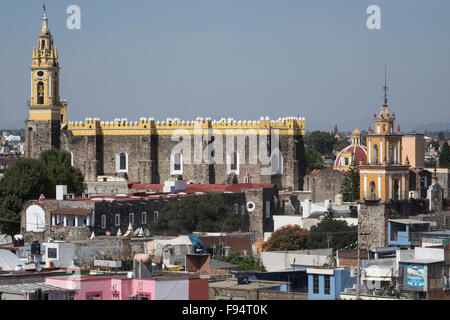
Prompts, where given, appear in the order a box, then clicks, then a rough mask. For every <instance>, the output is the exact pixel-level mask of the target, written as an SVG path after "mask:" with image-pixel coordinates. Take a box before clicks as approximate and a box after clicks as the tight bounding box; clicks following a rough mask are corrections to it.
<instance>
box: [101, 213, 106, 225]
mask: <svg viewBox="0 0 450 320" xmlns="http://www.w3.org/2000/svg"><path fill="white" fill-rule="evenodd" d="M101 224H102V229H106V215H104V214H103V215H102V216H101Z"/></svg>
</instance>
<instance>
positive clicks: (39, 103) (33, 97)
mask: <svg viewBox="0 0 450 320" xmlns="http://www.w3.org/2000/svg"><path fill="white" fill-rule="evenodd" d="M30 71H31V72H30V87H31V88H30V100H29V102H28V106H27V107H28V110H29V113H30V114H29V117H28V119H27V120H26V132H25V143H26V150H25V156H26V157H31V158H36V157H38V156H39V154H40V153H41V152H42V151H43V150H47V149H50V148H57V149H58V148H59V144H60V143H59V136H60V130H61V125H62V124H64V123H66V112H67V111H66V110H67V104H66V102H65V101H63V102H61V100H60V97H59V73H60V72H59V71H60V68H59V63H58V50H57V49H56V48H55V46H54V43H53V37H52V34H51V32H50V29H49V23H48V18H47V13H46V12H45V6H44V13H43V17H42V27H41V31H40V33H39V36H38V38H37V45H36V46H34V47H33V55H32V63H31V68H30Z"/></svg>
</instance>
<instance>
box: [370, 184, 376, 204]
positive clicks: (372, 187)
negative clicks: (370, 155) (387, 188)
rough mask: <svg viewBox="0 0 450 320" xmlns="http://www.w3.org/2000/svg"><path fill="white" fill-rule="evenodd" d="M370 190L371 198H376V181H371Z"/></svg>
mask: <svg viewBox="0 0 450 320" xmlns="http://www.w3.org/2000/svg"><path fill="white" fill-rule="evenodd" d="M369 192H370V194H369V199H370V200H375V197H376V189H375V182H373V181H372V182H371V183H370V185H369Z"/></svg>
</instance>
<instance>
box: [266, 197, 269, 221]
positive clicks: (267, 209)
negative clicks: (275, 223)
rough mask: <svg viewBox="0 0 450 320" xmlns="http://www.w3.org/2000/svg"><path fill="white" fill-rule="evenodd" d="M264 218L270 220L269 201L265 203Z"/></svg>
mask: <svg viewBox="0 0 450 320" xmlns="http://www.w3.org/2000/svg"><path fill="white" fill-rule="evenodd" d="M266 218H270V201H266Z"/></svg>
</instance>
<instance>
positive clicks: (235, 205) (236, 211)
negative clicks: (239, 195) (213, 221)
mask: <svg viewBox="0 0 450 320" xmlns="http://www.w3.org/2000/svg"><path fill="white" fill-rule="evenodd" d="M234 213H236V214H238V213H239V204H237V203H235V204H234Z"/></svg>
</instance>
